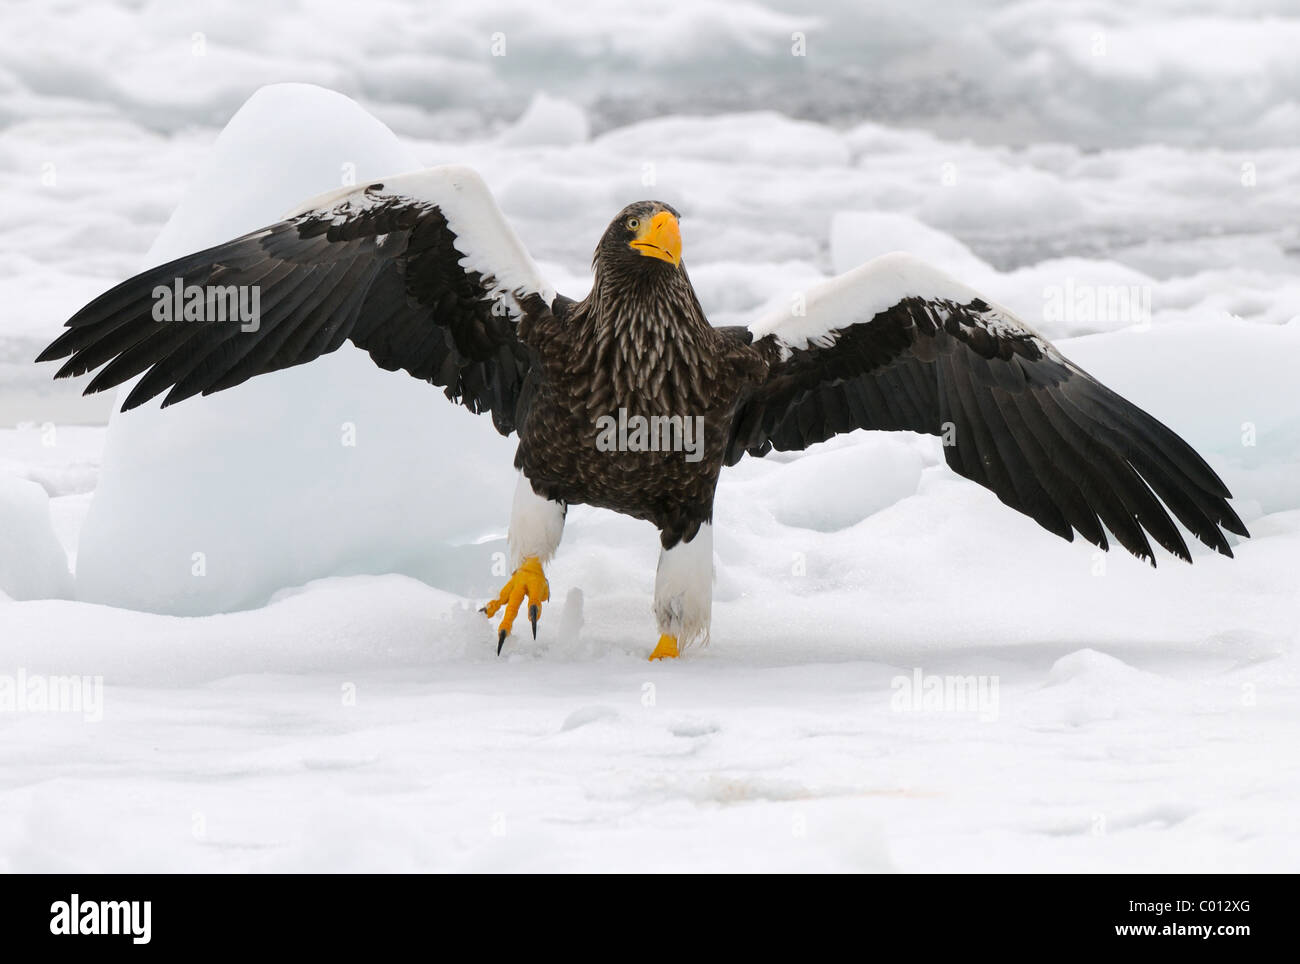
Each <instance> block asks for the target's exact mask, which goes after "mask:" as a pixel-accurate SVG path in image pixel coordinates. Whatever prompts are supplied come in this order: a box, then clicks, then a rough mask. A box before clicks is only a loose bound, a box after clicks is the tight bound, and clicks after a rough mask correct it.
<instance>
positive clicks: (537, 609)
mask: <svg viewBox="0 0 1300 964" xmlns="http://www.w3.org/2000/svg"><path fill="white" fill-rule="evenodd" d="M541 615H542V607H541V606H539V605H537V604H536V603H534V604H533V605H531V606H529V607H528V621H529V622H530V623H532V624H533V639H536V638H537V620H538V618H539V617H540V616H541Z"/></svg>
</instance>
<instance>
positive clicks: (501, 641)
mask: <svg viewBox="0 0 1300 964" xmlns="http://www.w3.org/2000/svg"><path fill="white" fill-rule="evenodd" d="M505 644H506V631H505V630H504V629H503V630H501V631H500V632H499V633H497V655H498V656H500V655H501V647H502V646H504V645H505Z"/></svg>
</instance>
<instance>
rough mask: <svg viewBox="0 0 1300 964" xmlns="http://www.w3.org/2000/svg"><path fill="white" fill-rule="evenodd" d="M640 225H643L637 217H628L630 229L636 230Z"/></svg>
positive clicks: (628, 227)
mask: <svg viewBox="0 0 1300 964" xmlns="http://www.w3.org/2000/svg"><path fill="white" fill-rule="evenodd" d="M640 226H641V222H640V220H638V219H637V218H628V219H627V229H628V230H629V231H635V230H636V229H637V228H639V227H640Z"/></svg>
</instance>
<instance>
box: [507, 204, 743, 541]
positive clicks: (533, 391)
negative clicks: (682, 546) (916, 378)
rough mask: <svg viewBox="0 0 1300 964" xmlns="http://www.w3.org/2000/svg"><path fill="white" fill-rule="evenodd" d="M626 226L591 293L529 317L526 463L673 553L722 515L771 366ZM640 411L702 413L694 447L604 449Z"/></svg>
mask: <svg viewBox="0 0 1300 964" xmlns="http://www.w3.org/2000/svg"><path fill="white" fill-rule="evenodd" d="M618 225H619V222H618V221H616V222H615V225H614V226H613V227H611V232H610V233H607V235H606V237H605V238H604V239H602V242H601V245H600V247H598V248H597V252H596V258H595V280H594V283H593V285H592V290H591V293H590V294H589V295H588V296H587V297H586V298H585V299H583V300H582V301H579V302H573V301H568V300H566V299H557V300H556V302H555V304H554V305H553V306H552V307H551V308H549V309H546V310H541V311H536V312H529V313H528V314H527V315H526V316H525V318H524V319H523V321H522V322H521V324H520V329H519V330H520V338H521V340H522V341H523V342H524V343H525V344H526V345H527V346H528V347H529V348H530V350H531V351H533V352H534V353H535V359H536V362H537V364H536V365H534V366H533V367H532V369H531V371H530V375H529V379H528V381H527V382H526V383H525V386H524V391H523V396H522V398H521V401H520V421H519V449H518V452H517V454H516V456H515V465H516V467H518V468H519V469H521V470H522V471H523V473H524V475H525V476H527V478H528V479H529V480H530V481H531V482H532V485H533V489H534V490H535V491H536V492H537V493H538V494H539V495H542V496H544V497H545V498H548V499H553V500H556V501H560V502H564V503H566V504H577V503H585V504H588V505H595V506H600V507H602V508H606V509H612V510H614V511H616V512H621V513H623V514H625V515H630V516H633V517H635V518H638V519H645V520H648V521H650V522H652V523H654V525H655V526H657V527H658V528H659V530H660V533H661V541H662V543H663V545H664V547H665V548H671V547H672V546H673V545H675V544H676V543H678V542H679V541H681V540H687V541H689V540H690V539H692V538H693V537H694V535H695V533H696V531H697V530H698V529H699V527H700V525H701V524H702V523H705V522H708V521H710V520H711V518H712V515H713V494H714V489H715V487H716V486H717V482H718V473H719V472H720V471H721V469H722V466H723V462H724V460H725V454H726V449H727V444H728V441H729V438H730V433H731V425H732V420H733V417H734V415H735V412H736V407H737V405H738V404H739V402H740V400H741V398H742V397H743V395H744V393H745V392H746V390H747V389H748V388H749V387H750V386H752V385H755V384H758V383H759V382H761V381H762V380H763V379H764V378H765V377H766V374H767V368H768V365H767V361H766V360H765V359H764V357H763V352H762V350H761V349H760V348H756V347H755V346H751V345H750V344H748V340H749V339H748V336H747V334H742V333H743V329H725V328H714V327H712V326H711V325H710V324H709V322H708V320H707V319H706V318H705V316H704V311H703V309H701V307H700V304H699V301H698V299H697V298H696V297H695V291H694V289H693V288H692V286H691V283H690V279H689V277H688V276H687V273H686V269H685V267H684V266H674V265H671V264H668V263H665V262H663V261H658V260H655V259H653V258H647V257H643V256H642V255H640V254H638V253H637V252H636V251H634V250H631V249H629V248H628V247H627V244H626V242H625V241H624V240H623V239H622V238H620V237H618V236H617V229H618ZM611 234H613V235H615V236H612V237H611ZM637 416H640V417H641V418H643V419H645V420H646V421H647V422H649V421H650V420H651V419H652V418H658V419H660V420H661V421H660V422H659V423H658V424H660V425H662V424H664V423H663V421H662V420H664V419H672V418H678V419H680V420H681V422H680V424H682V425H683V426H685V425H687V424H688V423H687V420H688V419H689V420H691V421H690V422H689V426H690V428H689V431H690V433H691V435H692V442H693V447H692V450H691V451H684V450H680V449H679V450H676V451H644V450H643V451H636V450H630V449H626V448H620V449H616V450H609V448H608V446H607V445H605V446H602V444H601V431H602V425H604V426H608V425H609V421H608V420H611V419H612V420H615V421H620V423H633V424H635V423H634V422H633V419H635V418H636V417H637ZM696 433H698V435H697V434H696ZM607 440H608V435H606V441H607Z"/></svg>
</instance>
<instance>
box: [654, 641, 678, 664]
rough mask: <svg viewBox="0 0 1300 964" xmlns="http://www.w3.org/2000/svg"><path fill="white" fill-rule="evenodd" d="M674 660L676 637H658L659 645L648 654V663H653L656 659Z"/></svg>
mask: <svg viewBox="0 0 1300 964" xmlns="http://www.w3.org/2000/svg"><path fill="white" fill-rule="evenodd" d="M676 658H677V637H676V636H660V637H659V645H658V646H656V647H655V651H654V652H653V653H651V654H650V662H652V663H653V662H654V661H655V660H657V659H676Z"/></svg>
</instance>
